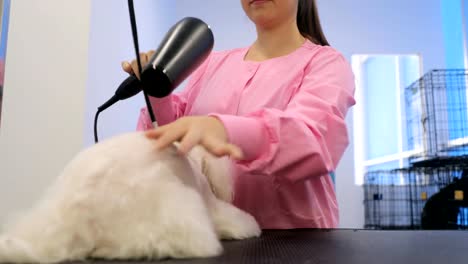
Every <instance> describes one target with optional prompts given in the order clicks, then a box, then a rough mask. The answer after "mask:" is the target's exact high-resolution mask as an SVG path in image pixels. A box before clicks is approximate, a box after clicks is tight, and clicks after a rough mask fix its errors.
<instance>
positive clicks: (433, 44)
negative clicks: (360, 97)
mask: <svg viewBox="0 0 468 264" xmlns="http://www.w3.org/2000/svg"><path fill="white" fill-rule="evenodd" d="M439 1H440V0H412V1H407V0H394V1H375V0H360V1H349V0H317V2H318V5H319V12H320V16H321V19H322V26H323V27H324V30H325V33H326V36H327V38H328V40H329V41H330V42H331V43H332V45H333V46H334V47H335V48H337V49H338V50H340V51H341V52H342V53H343V54H344V55H345V56H346V57H347V58H348V59H349V60H350V59H351V55H353V54H358V53H415V52H417V53H421V55H422V57H423V61H424V69H431V68H436V67H443V66H444V63H445V61H444V54H443V49H444V46H443V35H442V34H443V32H442V25H441V15H440V6H439V5H440V2H439ZM176 3H177V16H196V17H199V18H202V19H203V20H205V21H206V22H207V23H208V24H210V26H211V27H212V28H213V32H214V34H215V42H216V44H215V49H217V50H223V49H230V48H235V47H241V46H246V45H249V44H250V43H252V42H253V41H254V40H255V28H254V26H253V24H251V22H250V21H249V19H248V18H247V16H246V15H245V14H244V12H243V10H242V8H241V6H240V1H239V0H237V1H236V0H234V1H216V0H206V1H203V2H200V1H193V0H177V1H176ZM358 103H359V102H358ZM347 123H348V126H349V129H350V133H351V134H350V138H351V139H352V138H353V134H352V113H351V112H350V113H349V114H348V118H347ZM353 148H354V144H353V142H351V144H350V146H349V148H348V149H347V151H346V153H345V155H344V157H343V159H342V160H341V163H340V166H339V168H338V169H337V193H338V200H339V204H340V219H341V223H340V226H341V227H345V228H355V227H357V228H360V227H362V226H363V224H364V208H363V202H362V201H363V191H362V187H361V186H356V185H355V184H354V175H353V172H354V159H353Z"/></svg>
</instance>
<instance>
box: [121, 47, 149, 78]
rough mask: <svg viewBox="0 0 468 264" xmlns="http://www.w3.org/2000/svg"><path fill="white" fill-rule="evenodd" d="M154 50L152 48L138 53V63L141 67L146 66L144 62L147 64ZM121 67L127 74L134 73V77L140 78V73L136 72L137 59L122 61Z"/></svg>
mask: <svg viewBox="0 0 468 264" xmlns="http://www.w3.org/2000/svg"><path fill="white" fill-rule="evenodd" d="M154 52H155V51H154V50H150V51H148V52H142V53H140V63H141V68H142V69H143V68H144V67H145V66H146V64H148V61H149V60H150V59H151V57H153V55H154ZM122 69H123V70H124V71H125V72H127V73H129V74H135V75H136V77H137V78H138V79H140V73H139V72H138V61H137V60H136V59H135V60H132V61H131V62H128V61H123V62H122Z"/></svg>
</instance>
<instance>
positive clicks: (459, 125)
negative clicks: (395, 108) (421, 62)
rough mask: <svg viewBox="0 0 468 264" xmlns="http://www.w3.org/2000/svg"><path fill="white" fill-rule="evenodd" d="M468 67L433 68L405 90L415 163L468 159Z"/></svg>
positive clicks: (456, 161) (465, 160)
mask: <svg viewBox="0 0 468 264" xmlns="http://www.w3.org/2000/svg"><path fill="white" fill-rule="evenodd" d="M467 77H468V70H466V69H445V70H443V69H437V70H432V71H430V72H428V73H427V74H425V75H424V76H423V77H421V78H420V79H419V80H417V81H416V82H414V83H413V84H411V85H410V86H408V87H407V88H406V89H405V92H404V96H405V120H406V131H407V136H408V149H414V150H415V155H413V156H412V157H410V159H409V162H410V164H412V165H413V166H443V165H445V164H459V163H464V162H467V161H468V92H467V89H466V88H467V81H468V78H467Z"/></svg>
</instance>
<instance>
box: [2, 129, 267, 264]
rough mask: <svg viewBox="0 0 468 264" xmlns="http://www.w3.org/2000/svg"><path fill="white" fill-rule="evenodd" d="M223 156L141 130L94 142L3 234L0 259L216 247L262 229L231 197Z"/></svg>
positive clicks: (207, 252) (132, 255)
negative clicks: (162, 142)
mask: <svg viewBox="0 0 468 264" xmlns="http://www.w3.org/2000/svg"><path fill="white" fill-rule="evenodd" d="M228 164H229V161H228V160H227V159H218V158H214V157H213V156H211V155H209V154H208V153H207V152H206V151H205V150H204V149H203V148H202V147H196V148H194V149H193V150H192V151H191V152H190V153H189V154H188V155H187V156H183V155H181V154H179V153H177V150H176V147H175V146H173V147H170V148H168V149H165V150H163V151H157V150H156V149H155V147H154V144H153V143H152V142H151V141H150V140H149V139H147V138H146V137H145V136H144V135H143V133H141V132H135V133H130V134H125V135H121V136H118V137H115V138H112V139H110V140H106V141H103V142H101V143H99V144H96V145H94V146H92V147H90V148H88V149H86V150H84V151H83V152H81V153H80V154H78V155H77V156H76V157H75V158H74V159H73V160H72V161H71V162H70V163H69V164H68V165H67V166H66V167H65V169H64V171H63V172H62V174H61V175H60V176H59V177H58V178H57V180H56V182H55V183H54V185H53V186H52V187H51V189H50V190H48V193H47V195H46V196H45V197H44V199H43V200H41V201H40V203H39V204H38V205H37V206H35V207H34V208H33V209H31V210H30V211H28V212H27V213H26V214H25V215H23V216H21V217H20V218H19V219H18V220H17V221H14V224H13V225H11V226H10V227H8V228H7V230H6V231H5V233H4V234H3V235H2V236H0V263H5V262H9V263H32V262H37V263H56V262H62V261H70V260H83V259H85V258H105V259H141V258H144V259H160V258H167V257H172V258H190V257H209V256H215V255H218V254H220V253H221V252H222V246H221V243H220V240H219V239H244V238H249V237H254V236H258V235H260V229H259V226H258V224H257V222H256V221H255V219H254V218H253V217H252V216H251V215H249V214H247V213H245V212H243V211H241V210H239V209H237V208H236V207H234V206H233V205H231V204H230V201H231V193H232V182H231V178H230V175H229V173H228V172H229V166H228Z"/></svg>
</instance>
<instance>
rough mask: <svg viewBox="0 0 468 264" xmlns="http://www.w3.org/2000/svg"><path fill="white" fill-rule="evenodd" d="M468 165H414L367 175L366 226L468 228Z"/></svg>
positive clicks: (365, 186)
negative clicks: (435, 166)
mask: <svg viewBox="0 0 468 264" xmlns="http://www.w3.org/2000/svg"><path fill="white" fill-rule="evenodd" d="M467 196H468V167H465V166H444V167H437V168H434V167H412V168H405V169H394V170H387V171H372V172H368V173H367V174H366V175H365V182H364V207H365V228H367V229H468V197H467Z"/></svg>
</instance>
